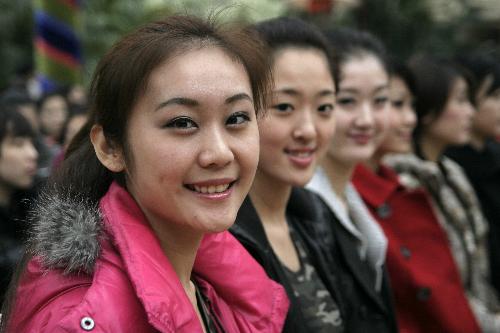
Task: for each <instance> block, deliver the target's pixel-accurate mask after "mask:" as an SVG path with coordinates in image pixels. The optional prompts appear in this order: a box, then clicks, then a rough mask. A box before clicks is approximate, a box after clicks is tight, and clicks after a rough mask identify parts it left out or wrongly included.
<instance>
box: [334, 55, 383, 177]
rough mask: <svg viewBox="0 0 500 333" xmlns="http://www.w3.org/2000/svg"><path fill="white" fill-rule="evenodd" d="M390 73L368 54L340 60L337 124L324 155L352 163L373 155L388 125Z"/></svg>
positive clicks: (337, 162) (354, 163)
mask: <svg viewBox="0 0 500 333" xmlns="http://www.w3.org/2000/svg"><path fill="white" fill-rule="evenodd" d="M389 108H390V105H389V75H388V73H387V71H386V70H385V68H384V66H383V65H382V63H381V62H380V60H379V59H378V58H377V57H375V56H373V55H370V54H366V55H361V56H356V57H352V58H350V59H348V60H347V61H346V62H345V63H343V64H341V77H340V82H339V91H338V93H337V108H336V111H335V112H336V119H337V126H336V131H335V135H334V138H333V140H332V142H331V144H330V148H329V150H328V154H327V157H328V159H330V160H331V162H334V163H335V164H342V165H346V166H349V167H351V166H352V167H354V166H355V165H356V164H357V163H359V162H363V161H366V160H368V159H369V158H371V157H372V155H373V154H374V152H375V149H376V148H377V147H378V146H379V145H380V143H381V142H382V140H383V138H384V135H385V132H386V129H387V127H388V113H389Z"/></svg>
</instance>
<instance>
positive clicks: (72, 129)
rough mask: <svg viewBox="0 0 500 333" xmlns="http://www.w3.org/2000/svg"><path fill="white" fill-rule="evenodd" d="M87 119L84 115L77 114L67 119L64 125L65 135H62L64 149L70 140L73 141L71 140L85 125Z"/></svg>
mask: <svg viewBox="0 0 500 333" xmlns="http://www.w3.org/2000/svg"><path fill="white" fill-rule="evenodd" d="M87 118H88V117H87V115H86V114H77V115H74V116H73V117H71V119H69V121H68V123H67V124H66V133H65V135H64V147H68V145H69V144H70V142H71V140H73V138H74V137H75V135H76V133H78V131H79V130H80V129H81V128H82V127H83V125H85V122H86V121H87Z"/></svg>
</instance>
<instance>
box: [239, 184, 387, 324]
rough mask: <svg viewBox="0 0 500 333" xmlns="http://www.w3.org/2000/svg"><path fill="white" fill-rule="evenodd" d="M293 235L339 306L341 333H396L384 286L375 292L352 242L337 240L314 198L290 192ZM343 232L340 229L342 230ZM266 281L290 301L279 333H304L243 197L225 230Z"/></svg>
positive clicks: (330, 219) (344, 235)
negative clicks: (232, 222)
mask: <svg viewBox="0 0 500 333" xmlns="http://www.w3.org/2000/svg"><path fill="white" fill-rule="evenodd" d="M286 213H287V216H291V217H293V218H291V219H289V223H290V224H291V226H292V227H293V229H294V230H295V231H296V232H297V234H298V235H300V237H301V239H302V240H303V243H304V245H305V247H306V248H307V251H308V252H309V254H310V256H309V258H310V259H311V263H312V265H313V266H314V267H315V268H316V271H317V273H318V275H319V276H320V278H321V280H322V281H323V283H324V284H325V287H326V289H327V290H328V291H329V292H330V294H331V295H332V297H333V299H334V300H335V302H336V303H337V304H338V306H339V309H340V313H341V316H342V318H343V321H344V325H345V331H346V332H350V333H351V332H353V333H357V332H360V333H361V332H363V333H365V332H384V333H387V332H397V327H396V322H395V315H394V311H393V308H392V302H391V298H390V296H389V293H388V289H387V285H386V283H387V281H385V282H384V287H383V290H382V292H381V293H380V294H379V293H377V292H375V290H374V288H373V286H374V283H372V282H373V281H371V279H370V278H369V277H367V274H365V272H364V269H365V268H366V267H367V265H366V264H363V263H361V262H360V259H359V256H358V255H357V250H356V249H357V247H356V246H357V245H356V241H355V239H353V237H352V236H351V235H350V234H349V233H348V232H347V231H345V230H344V231H340V232H339V233H338V234H337V230H336V228H334V227H333V226H337V225H338V226H340V227H342V226H341V224H340V222H339V221H338V219H337V218H336V217H335V215H334V214H333V213H332V212H331V211H330V209H329V208H328V207H327V206H326V204H325V203H324V202H323V201H322V200H321V199H320V198H319V197H318V196H317V195H316V194H314V193H312V192H310V191H308V190H305V189H298V188H294V189H293V191H292V194H291V197H290V200H289V203H288V207H287V212H286ZM342 229H343V228H342ZM230 231H231V232H232V233H233V234H234V235H235V237H236V238H237V239H238V240H239V241H240V242H241V243H242V244H243V246H245V248H246V249H247V250H248V251H249V252H250V254H251V255H252V256H253V257H254V258H255V259H256V260H257V261H258V262H259V263H260V264H261V265H262V267H263V268H264V270H265V271H266V272H267V274H268V275H269V277H270V278H272V279H273V280H275V281H277V282H278V283H280V284H281V285H283V287H284V288H285V290H286V291H287V294H288V296H289V298H290V300H291V304H290V309H289V312H288V316H287V319H286V322H285V328H284V330H283V332H307V333H311V330H310V329H309V328H308V327H307V325H306V324H305V322H304V321H305V320H304V318H305V317H304V314H303V313H302V309H301V307H300V304H299V303H298V301H297V299H296V297H295V295H294V291H293V287H292V285H291V284H290V282H289V280H288V278H287V276H286V272H285V270H284V268H283V265H281V263H280V261H279V259H278V258H277V256H276V255H275V254H274V252H273V250H272V248H271V245H270V244H269V241H268V240H267V238H266V234H265V231H264V228H263V226H262V222H261V220H260V218H259V216H258V214H257V212H256V210H255V208H254V207H253V205H252V202H251V200H250V198H249V197H247V198H246V199H245V201H244V203H243V205H242V207H241V209H240V211H239V212H238V216H237V218H236V223H235V225H234V226H233V227H232V228H231V229H230Z"/></svg>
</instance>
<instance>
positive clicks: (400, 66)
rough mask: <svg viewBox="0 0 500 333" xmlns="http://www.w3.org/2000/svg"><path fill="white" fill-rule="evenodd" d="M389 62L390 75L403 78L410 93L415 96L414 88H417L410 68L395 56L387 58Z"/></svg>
mask: <svg viewBox="0 0 500 333" xmlns="http://www.w3.org/2000/svg"><path fill="white" fill-rule="evenodd" d="M389 64H390V66H391V71H392V76H393V77H397V78H400V79H401V80H403V82H404V83H405V84H406V86H407V87H408V89H409V90H410V92H411V94H412V95H413V96H415V90H416V89H417V87H416V82H415V77H414V76H413V73H412V72H411V70H410V68H408V65H407V64H406V63H404V62H403V61H401V60H400V59H397V58H395V57H391V58H390V59H389Z"/></svg>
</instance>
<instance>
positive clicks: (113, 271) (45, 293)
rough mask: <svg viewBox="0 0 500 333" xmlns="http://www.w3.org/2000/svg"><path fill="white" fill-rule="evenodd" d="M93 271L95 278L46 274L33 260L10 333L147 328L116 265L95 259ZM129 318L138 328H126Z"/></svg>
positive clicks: (21, 286) (20, 289)
mask: <svg viewBox="0 0 500 333" xmlns="http://www.w3.org/2000/svg"><path fill="white" fill-rule="evenodd" d="M97 266H98V268H97V269H96V271H95V272H94V273H93V274H87V273H83V272H81V273H76V272H73V273H68V274H65V273H64V271H63V270H61V269H47V268H46V267H45V266H44V265H43V263H42V262H41V260H40V258H39V257H33V258H32V259H31V260H30V261H29V262H28V265H27V268H26V270H25V272H24V274H23V276H22V278H21V281H20V284H19V285H18V288H17V292H16V303H15V305H14V308H13V312H12V314H11V316H10V321H9V323H10V324H9V329H10V330H11V331H13V332H14V331H15V332H77V331H81V330H82V329H85V328H89V327H95V329H94V330H93V331H95V332H104V331H109V329H110V328H114V329H115V330H119V328H120V327H122V328H125V327H129V326H130V325H132V326H133V327H136V325H138V324H139V326H138V327H147V326H144V324H146V323H147V320H146V318H147V317H146V315H145V314H144V316H139V315H138V314H139V313H141V312H142V313H143V312H144V310H143V308H142V307H141V305H140V302H139V301H138V299H137V296H136V295H135V292H134V289H133V287H132V285H131V283H130V281H129V280H128V278H127V276H126V274H125V272H124V271H123V270H122V269H121V268H120V267H119V266H117V262H116V261H115V260H114V261H108V260H106V259H105V260H103V261H101V259H99V262H98V263H97ZM110 311H112V315H111V313H110ZM130 318H135V321H136V322H135V323H132V324H130V323H129V322H128V321H129V320H130ZM141 320H142V321H144V322H145V323H144V324H143V325H142V326H141V325H140V321H141ZM122 325H123V326H122ZM146 332H147V331H146Z"/></svg>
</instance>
